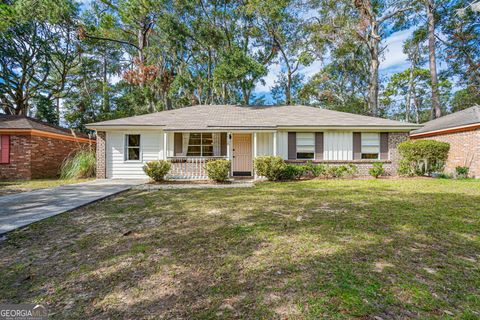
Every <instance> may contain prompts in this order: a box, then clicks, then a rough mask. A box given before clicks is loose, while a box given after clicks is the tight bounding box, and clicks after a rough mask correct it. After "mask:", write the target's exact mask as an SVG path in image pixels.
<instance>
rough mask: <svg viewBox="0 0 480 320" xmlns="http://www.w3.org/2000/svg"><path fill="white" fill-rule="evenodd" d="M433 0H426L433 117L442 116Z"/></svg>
mask: <svg viewBox="0 0 480 320" xmlns="http://www.w3.org/2000/svg"><path fill="white" fill-rule="evenodd" d="M433 1H434V0H428V1H426V7H427V18H428V54H429V63H430V78H431V82H432V112H431V118H432V119H434V118H439V117H441V116H442V109H441V108H440V98H439V93H438V75H437V58H436V53H435V49H436V48H435V16H434V3H433Z"/></svg>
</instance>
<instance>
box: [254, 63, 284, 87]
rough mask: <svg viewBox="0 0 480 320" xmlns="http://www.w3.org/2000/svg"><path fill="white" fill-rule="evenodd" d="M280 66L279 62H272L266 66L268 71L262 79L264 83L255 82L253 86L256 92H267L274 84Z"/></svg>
mask: <svg viewBox="0 0 480 320" xmlns="http://www.w3.org/2000/svg"><path fill="white" fill-rule="evenodd" d="M280 71H281V67H280V64H279V63H274V64H272V65H271V66H270V67H269V68H268V73H267V75H266V76H265V77H263V78H262V79H263V80H264V81H265V84H262V83H260V82H258V83H257V85H256V87H255V91H256V92H267V91H270V89H271V88H272V87H273V86H274V85H275V80H277V78H278V75H279V74H280Z"/></svg>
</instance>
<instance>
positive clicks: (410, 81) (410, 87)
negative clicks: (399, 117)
mask: <svg viewBox="0 0 480 320" xmlns="http://www.w3.org/2000/svg"><path fill="white" fill-rule="evenodd" d="M414 68H415V67H414V65H413V64H412V66H411V67H410V74H409V75H408V92H407V100H406V102H405V121H407V122H409V121H410V105H411V101H412V92H413V71H414Z"/></svg>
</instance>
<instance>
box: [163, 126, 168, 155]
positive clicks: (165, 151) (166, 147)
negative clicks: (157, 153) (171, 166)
mask: <svg viewBox="0 0 480 320" xmlns="http://www.w3.org/2000/svg"><path fill="white" fill-rule="evenodd" d="M167 152H168V134H167V132H165V131H163V160H167Z"/></svg>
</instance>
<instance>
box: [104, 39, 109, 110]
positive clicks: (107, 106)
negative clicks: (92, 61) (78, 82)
mask: <svg viewBox="0 0 480 320" xmlns="http://www.w3.org/2000/svg"><path fill="white" fill-rule="evenodd" d="M102 67H103V70H102V71H103V84H102V94H103V101H102V109H103V112H105V113H108V112H110V101H109V97H108V73H107V68H108V67H107V52H106V48H105V47H104V50H103V65H102Z"/></svg>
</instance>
